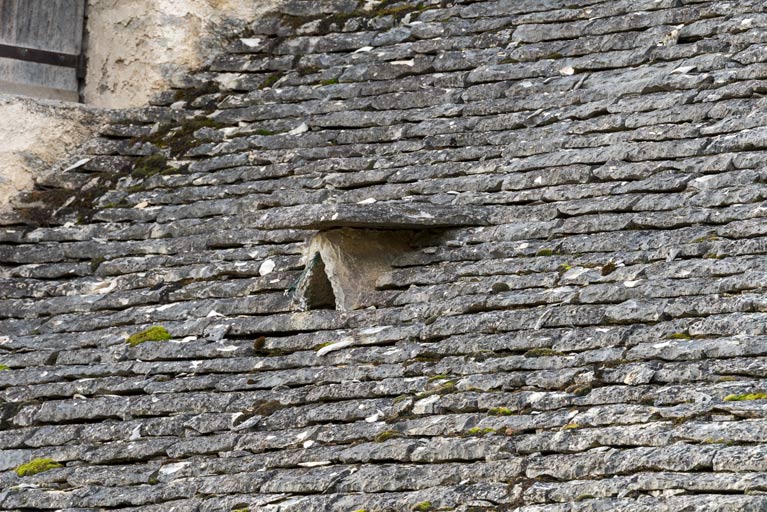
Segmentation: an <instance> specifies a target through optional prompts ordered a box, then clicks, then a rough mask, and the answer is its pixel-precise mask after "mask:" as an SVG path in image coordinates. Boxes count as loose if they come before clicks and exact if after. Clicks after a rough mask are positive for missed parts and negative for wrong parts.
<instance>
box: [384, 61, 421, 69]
mask: <svg viewBox="0 0 767 512" xmlns="http://www.w3.org/2000/svg"><path fill="white" fill-rule="evenodd" d="M390 64H391V65H392V66H408V67H411V68H412V67H413V66H415V60H414V59H410V60H393V61H391V63H390Z"/></svg>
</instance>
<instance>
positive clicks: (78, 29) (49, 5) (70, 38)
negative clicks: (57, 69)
mask: <svg viewBox="0 0 767 512" xmlns="http://www.w3.org/2000/svg"><path fill="white" fill-rule="evenodd" d="M84 13H85V2H84V0H0V43H4V44H12V45H17V46H24V47H26V48H37V49H40V50H49V51H55V52H61V53H69V54H73V55H78V54H79V53H80V50H81V49H82V33H83V17H84Z"/></svg>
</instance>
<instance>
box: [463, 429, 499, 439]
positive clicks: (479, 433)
mask: <svg viewBox="0 0 767 512" xmlns="http://www.w3.org/2000/svg"><path fill="white" fill-rule="evenodd" d="M494 433H495V429H494V428H482V427H472V428H470V429H469V430H467V431H466V436H468V437H484V436H486V435H488V434H494Z"/></svg>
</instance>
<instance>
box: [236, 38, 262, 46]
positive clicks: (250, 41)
mask: <svg viewBox="0 0 767 512" xmlns="http://www.w3.org/2000/svg"><path fill="white" fill-rule="evenodd" d="M240 41H241V42H242V44H244V45H245V46H247V47H248V48H255V47H256V46H258V45H260V44H261V38H258V37H252V38H243V39H240Z"/></svg>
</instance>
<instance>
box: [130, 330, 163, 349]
mask: <svg viewBox="0 0 767 512" xmlns="http://www.w3.org/2000/svg"><path fill="white" fill-rule="evenodd" d="M170 338H171V335H170V333H169V332H168V330H167V329H166V328H165V327H163V326H161V325H155V326H153V327H150V328H149V329H147V330H146V331H143V332H139V333H136V334H133V335H131V336H129V337H128V338H127V339H126V340H125V342H126V343H127V344H128V345H130V346H131V347H136V346H138V345H141V344H142V343H146V342H147V341H166V340H169V339H170Z"/></svg>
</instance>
